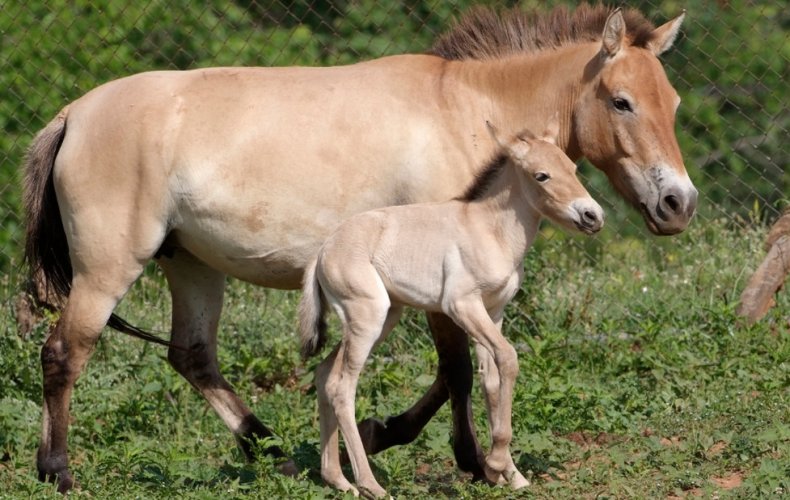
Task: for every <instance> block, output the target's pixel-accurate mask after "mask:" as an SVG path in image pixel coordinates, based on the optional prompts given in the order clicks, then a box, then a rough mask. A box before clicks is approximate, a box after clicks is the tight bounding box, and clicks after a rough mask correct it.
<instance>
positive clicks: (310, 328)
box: [299, 260, 326, 359]
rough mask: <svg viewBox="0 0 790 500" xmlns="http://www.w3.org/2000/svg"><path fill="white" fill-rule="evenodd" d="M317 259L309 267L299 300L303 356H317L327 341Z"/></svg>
mask: <svg viewBox="0 0 790 500" xmlns="http://www.w3.org/2000/svg"><path fill="white" fill-rule="evenodd" d="M316 266H317V261H316V260H313V262H311V263H310V265H309V266H308V267H307V270H306V271H305V276H304V286H303V287H302V298H301V300H300V301H299V338H300V339H301V343H302V358H305V359H307V358H309V357H311V356H315V355H316V354H318V353H319V352H320V351H321V348H322V347H324V344H325V343H326V320H325V316H326V300H325V299H324V294H323V292H322V291H321V284H320V283H319V282H318V279H317V278H316V275H315V270H316Z"/></svg>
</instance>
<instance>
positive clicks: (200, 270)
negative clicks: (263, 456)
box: [158, 250, 298, 475]
mask: <svg viewBox="0 0 790 500" xmlns="http://www.w3.org/2000/svg"><path fill="white" fill-rule="evenodd" d="M158 263H159V265H160V266H161V267H162V269H163V270H164V272H165V276H166V277H167V281H168V283H169V285H170V292H171V294H172V297H173V325H172V337H171V342H172V344H173V347H171V348H170V350H169V351H168V355H167V357H168V360H169V361H170V364H171V365H173V368H175V369H176V371H177V372H178V373H180V374H181V375H183V376H184V377H185V378H186V379H187V380H188V381H189V383H190V384H192V386H193V387H195V389H197V390H198V391H199V392H200V393H201V394H202V395H203V397H205V398H206V400H207V401H208V403H209V404H210V405H211V407H212V408H214V411H216V412H217V414H218V415H219V416H220V418H222V420H223V421H224V422H225V425H227V426H228V428H229V429H230V430H231V431H232V432H233V433H234V434H235V436H236V438H237V439H238V441H239V445H240V446H241V448H242V450H243V451H244V454H245V455H246V456H247V458H248V459H250V460H252V459H253V458H254V457H253V447H254V444H255V442H256V441H257V440H258V439H263V438H267V437H271V436H273V434H272V432H271V431H270V430H269V429H267V428H266V426H265V425H263V423H261V421H260V420H258V419H257V418H256V417H255V415H253V413H252V411H251V410H250V409H249V407H247V405H246V404H244V402H243V401H242V400H241V399H240V398H239V397H238V395H236V392H235V391H234V390H233V388H232V387H231V386H230V384H229V383H228V382H227V381H226V380H225V378H224V377H223V376H222V374H220V372H219V364H218V362H217V327H218V324H219V316H220V313H221V312H222V298H223V295H224V290H225V275H224V274H222V273H221V272H219V271H217V270H215V269H212V268H210V267H208V266H207V265H205V264H204V263H202V262H201V261H199V260H197V259H196V258H195V257H193V256H192V255H191V254H189V253H188V252H186V251H184V250H176V251H175V253H174V254H173V256H172V257H162V258H160V259H159V260H158ZM265 451H266V453H268V454H270V455H273V456H274V457H275V458H278V459H285V458H286V457H285V454H284V453H283V451H282V450H281V449H280V448H279V447H277V446H269V447H267V448H266V450H265ZM278 468H279V469H280V471H281V472H283V473H285V474H289V475H293V474H296V473H297V472H298V471H297V469H296V465H295V464H294V463H293V462H292V461H291V460H284V461H283V462H282V463H281V464H280V465H279V466H278Z"/></svg>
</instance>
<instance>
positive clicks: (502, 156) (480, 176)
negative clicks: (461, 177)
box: [456, 150, 509, 202]
mask: <svg viewBox="0 0 790 500" xmlns="http://www.w3.org/2000/svg"><path fill="white" fill-rule="evenodd" d="M508 159H509V157H508V155H507V153H505V151H503V150H500V151H498V152H497V153H496V156H494V157H493V158H492V159H491V161H489V162H488V163H487V164H486V166H485V167H483V168H482V169H481V170H480V171H479V172H478V173H477V175H476V176H475V180H474V181H473V182H472V184H470V185H469V187H468V188H466V191H464V194H462V195H461V196H459V197H458V198H456V200H459V201H463V202H470V201H475V200H479V199H480V198H482V197H483V195H484V194H485V193H486V191H488V188H489V187H491V184H493V183H494V181H495V180H496V179H497V177H499V176H500V175H501V174H502V172H503V171H504V170H505V165H507V162H508Z"/></svg>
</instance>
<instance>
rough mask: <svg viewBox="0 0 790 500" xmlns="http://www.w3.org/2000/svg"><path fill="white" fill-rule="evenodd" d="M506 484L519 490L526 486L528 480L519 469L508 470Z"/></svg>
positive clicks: (528, 483)
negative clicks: (508, 475)
mask: <svg viewBox="0 0 790 500" xmlns="http://www.w3.org/2000/svg"><path fill="white" fill-rule="evenodd" d="M508 484H509V485H510V487H511V488H513V489H514V490H520V489H521V488H526V487H527V486H529V485H530V482H529V480H528V479H527V478H525V477H524V476H523V475H522V474H521V473H520V472H519V471H517V470H512V471H510V479H508Z"/></svg>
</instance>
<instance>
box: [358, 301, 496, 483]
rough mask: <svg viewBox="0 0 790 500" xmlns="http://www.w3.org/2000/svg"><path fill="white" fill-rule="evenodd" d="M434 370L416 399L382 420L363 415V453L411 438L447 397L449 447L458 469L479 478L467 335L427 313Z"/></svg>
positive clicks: (481, 457)
mask: <svg viewBox="0 0 790 500" xmlns="http://www.w3.org/2000/svg"><path fill="white" fill-rule="evenodd" d="M427 316H428V324H429V326H430V329H431V334H432V336H433V340H434V344H435V345H436V352H437V353H438V355H439V373H438V374H437V377H436V380H435V381H434V383H433V385H431V387H430V389H428V392H426V393H425V395H423V397H422V398H420V400H419V401H417V403H416V404H415V405H414V406H412V407H411V408H409V409H408V410H406V411H405V412H403V413H401V414H400V415H397V416H394V417H387V418H386V419H385V421H384V422H382V421H381V420H378V419H374V418H368V419H365V420H363V421H362V422H360V423H359V425H358V427H359V434H360V436H361V437H362V441H363V444H364V446H365V452H366V453H367V454H368V455H373V454H376V453H378V452H380V451H382V450H386V449H387V448H390V447H392V446H395V445H401V444H407V443H410V442H412V441H414V440H415V439H416V438H417V436H418V435H419V433H420V431H422V429H423V428H424V427H425V425H426V424H427V423H428V421H429V420H430V419H431V418H432V417H433V416H434V415H435V414H436V412H437V411H438V410H439V408H441V406H442V405H443V404H444V403H445V402H446V401H447V400H448V399H450V406H451V409H452V413H453V451H454V453H455V459H456V461H457V462H458V467H459V468H460V469H461V470H462V471H465V472H471V473H472V474H473V475H474V479H475V480H484V479H485V474H484V472H483V466H482V464H483V460H484V455H483V451H482V449H481V448H480V443H479V442H478V441H477V435H476V434H475V429H474V424H473V422H472V401H471V393H472V383H473V374H472V359H471V357H470V355H469V337H468V336H467V334H466V332H464V331H463V330H462V329H461V328H459V327H458V325H456V324H455V323H454V322H453V321H452V320H451V319H450V318H448V317H447V316H445V315H444V314H439V313H429V314H428V315H427Z"/></svg>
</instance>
